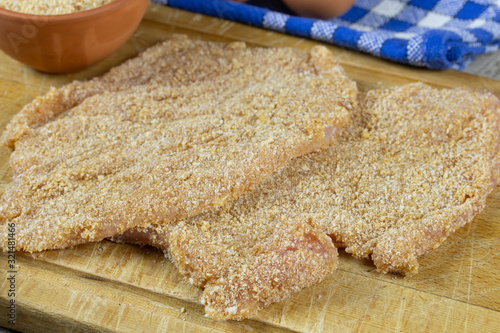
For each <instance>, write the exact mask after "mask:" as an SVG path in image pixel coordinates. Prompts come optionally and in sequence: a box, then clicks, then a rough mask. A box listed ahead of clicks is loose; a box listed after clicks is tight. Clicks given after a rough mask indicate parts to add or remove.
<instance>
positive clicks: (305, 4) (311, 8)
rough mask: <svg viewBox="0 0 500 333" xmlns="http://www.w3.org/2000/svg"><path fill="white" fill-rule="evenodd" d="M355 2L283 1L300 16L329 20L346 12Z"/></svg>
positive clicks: (350, 0) (330, 0)
mask: <svg viewBox="0 0 500 333" xmlns="http://www.w3.org/2000/svg"><path fill="white" fill-rule="evenodd" d="M354 1H355V0H283V2H284V3H285V4H286V5H287V6H288V7H289V8H290V9H291V10H293V11H294V12H296V13H297V14H299V15H301V16H306V17H315V18H320V19H330V18H332V17H336V16H340V15H342V14H344V13H345V12H347V11H348V10H349V9H350V8H351V7H352V5H353V3H354Z"/></svg>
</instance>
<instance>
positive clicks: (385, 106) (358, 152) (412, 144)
mask: <svg viewBox="0 0 500 333" xmlns="http://www.w3.org/2000/svg"><path fill="white" fill-rule="evenodd" d="M358 105H360V107H359V108H356V109H354V110H353V122H354V125H353V127H351V128H349V129H346V130H345V131H344V132H343V134H342V135H341V136H340V137H339V138H338V142H337V143H336V144H334V145H331V146H330V147H328V148H327V149H326V150H324V151H321V152H315V153H311V154H309V155H307V156H304V157H301V158H297V159H295V160H293V161H292V162H291V163H290V164H289V165H288V166H287V167H286V168H285V169H283V170H282V171H280V172H279V173H277V174H275V175H274V176H273V177H272V178H271V179H269V180H268V181H265V182H263V183H261V184H260V185H259V186H257V188H256V190H255V191H254V192H252V193H251V194H248V195H245V196H242V197H240V198H239V199H237V200H236V201H235V202H234V203H232V204H228V205H226V206H224V207H220V208H218V209H216V210H214V211H211V212H205V213H202V214H200V215H198V216H195V217H192V218H189V219H183V220H181V221H180V222H178V223H175V224H165V225H156V226H152V227H150V228H149V229H141V231H138V230H132V231H129V232H127V233H126V234H125V235H123V236H120V237H117V238H115V240H120V241H128V242H132V243H140V244H149V245H153V246H155V247H158V248H160V249H162V250H163V251H164V252H165V253H167V255H168V257H169V258H171V259H172V260H173V262H175V263H176V265H177V266H178V267H179V269H180V271H181V272H182V273H183V274H185V275H187V276H188V277H190V278H191V279H192V280H191V281H192V282H193V283H194V284H195V285H197V286H205V291H204V294H203V298H204V302H205V304H206V305H207V308H206V311H207V313H208V314H209V315H210V316H211V317H214V318H219V319H242V318H245V317H247V316H250V315H253V314H254V313H255V311H256V310H257V309H258V308H260V307H262V306H264V305H267V304H269V303H271V302H273V301H276V300H280V299H283V298H284V297H286V296H287V295H289V294H290V293H291V292H292V291H295V290H298V289H299V288H300V287H303V286H306V285H309V284H311V283H313V282H315V281H318V280H321V279H322V278H323V277H324V276H325V275H326V274H327V273H328V271H329V270H324V271H322V270H321V269H322V268H324V267H323V266H321V267H318V266H317V265H318V264H320V265H325V263H326V262H328V259H329V258H330V257H331V256H327V257H325V256H324V255H323V257H321V256H318V255H319V254H323V253H325V252H326V251H325V250H323V249H330V248H332V245H331V244H327V243H328V241H326V239H325V235H329V236H330V237H331V238H332V240H333V241H334V243H335V244H336V245H338V246H342V247H345V248H346V251H347V252H348V253H351V254H353V255H354V256H356V257H360V258H370V257H371V258H372V259H373V261H374V263H375V265H376V266H377V268H378V269H379V270H380V271H382V272H397V273H401V274H408V275H411V274H414V273H416V272H417V269H418V262H417V257H418V256H420V255H423V254H425V253H427V252H429V251H431V250H433V249H435V248H437V247H438V246H439V244H441V243H442V242H443V241H444V240H445V239H446V237H447V236H448V235H450V234H451V233H452V232H454V231H455V230H456V229H458V228H459V227H461V226H463V225H464V224H465V223H467V222H470V221H471V220H472V219H473V217H474V216H475V215H476V214H477V213H478V212H479V211H480V210H481V209H482V208H483V207H484V205H485V200H486V197H487V195H488V193H490V192H491V191H492V189H493V188H494V187H495V186H496V184H497V182H498V179H499V176H500V163H499V152H498V151H499V139H500V129H499V125H500V122H499V120H500V119H499V112H500V109H499V101H498V99H497V98H496V97H494V96H493V95H491V94H488V93H475V92H470V91H466V90H461V89H454V90H436V89H433V88H430V87H428V86H426V85H423V84H411V85H407V86H403V87H399V88H395V89H390V90H375V91H370V92H369V93H367V94H366V96H364V97H362V98H361V99H360V102H359V103H358ZM293 228H297V229H293ZM303 228H306V229H307V230H312V231H307V233H310V234H312V235H314V237H309V236H306V234H305V233H302V235H303V236H299V237H302V238H301V240H300V241H299V242H298V243H297V244H296V245H291V246H289V245H287V246H288V248H289V249H293V250H294V251H296V252H294V255H300V256H301V258H306V257H307V256H312V258H316V259H310V261H309V262H308V263H306V264H296V262H299V263H301V262H302V261H301V260H299V259H297V258H294V259H293V260H291V261H288V258H283V257H280V256H277V254H276V253H277V251H276V245H275V243H274V242H275V240H277V239H281V241H282V242H292V243H293V242H294V241H295V240H296V239H297V233H296V232H294V230H304V229H303ZM306 239H308V240H311V241H312V240H313V239H314V241H312V243H311V241H305V240H306ZM317 240H319V242H318V241H317ZM319 244H321V245H319ZM311 246H313V247H317V246H319V248H318V249H321V250H313V247H311ZM279 248H280V249H283V247H279ZM280 251H282V250H280ZM331 251H333V249H332V250H331ZM278 252H279V251H278ZM302 253H304V254H302ZM328 253H330V250H328ZM260 260H263V261H265V262H269V264H267V265H260ZM321 260H323V262H324V263H323V264H321ZM255 262H257V263H258V264H254V263H255ZM273 265H274V266H273ZM269 266H272V267H273V268H272V269H271V271H272V272H273V273H272V274H273V276H277V277H278V279H277V280H274V279H273V278H271V277H270V276H269V275H266V274H270V273H268V271H269V269H268V267H269ZM265 272H267V273H265ZM248 276H255V279H254V280H252V282H251V283H249V282H248Z"/></svg>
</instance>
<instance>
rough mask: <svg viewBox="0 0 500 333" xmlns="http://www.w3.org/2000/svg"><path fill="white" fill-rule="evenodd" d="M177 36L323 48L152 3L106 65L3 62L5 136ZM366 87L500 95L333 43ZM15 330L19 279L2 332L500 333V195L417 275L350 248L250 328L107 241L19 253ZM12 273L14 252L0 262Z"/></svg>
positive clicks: (3, 292) (487, 83) (144, 256)
mask: <svg viewBox="0 0 500 333" xmlns="http://www.w3.org/2000/svg"><path fill="white" fill-rule="evenodd" d="M173 33H184V34H187V35H189V36H191V37H192V38H199V39H204V40H218V41H233V40H243V41H246V42H247V43H249V44H251V45H263V46H291V47H295V48H299V49H304V50H308V49H310V48H311V47H312V46H313V45H315V44H317V43H316V42H313V41H309V40H305V39H300V38H294V37H290V36H286V35H283V34H279V33H274V32H269V31H266V30H262V29H257V28H252V27H248V26H244V25H240V24H236V23H234V22H228V21H223V20H219V19H215V18H210V17H206V16H202V15H197V14H192V13H188V12H184V11H179V10H174V9H169V8H165V7H160V6H156V5H151V6H150V8H149V10H148V13H147V15H146V17H145V19H144V21H143V22H142V23H141V25H140V27H139V28H138V30H137V31H136V33H135V34H134V36H133V37H132V38H131V39H130V40H129V41H128V43H127V44H126V45H124V46H123V47H122V48H121V49H120V50H119V51H118V52H116V53H115V54H114V55H112V56H111V57H110V58H108V59H106V60H105V61H103V62H101V63H99V64H98V65H96V66H94V67H92V68H90V69H88V70H86V71H83V72H80V73H77V74H72V75H65V76H54V75H46V74H42V73H39V72H35V71H33V70H31V69H29V68H26V67H24V66H22V65H20V64H19V63H17V62H15V61H14V60H11V59H9V58H8V57H7V56H5V55H3V54H1V55H0V112H1V113H0V129H3V128H4V127H5V125H6V123H7V122H8V121H9V120H10V118H11V117H12V116H13V115H14V114H15V113H16V112H17V111H19V110H20V109H21V108H22V107H23V105H25V104H26V103H28V102H30V101H31V100H32V99H33V98H34V97H36V96H38V95H41V94H44V93H45V92H46V91H47V90H48V88H49V87H50V86H56V87H58V86H61V85H63V84H65V83H67V82H70V81H71V80H74V79H88V78H91V77H93V76H96V75H100V74H103V73H104V72H106V71H107V70H108V69H109V68H111V67H113V66H116V65H118V64H120V63H121V62H122V61H124V60H125V59H128V58H130V57H132V56H135V55H136V54H137V53H138V52H140V51H141V50H143V49H145V48H146V47H148V46H151V45H153V44H155V43H156V42H158V41H161V40H164V39H166V38H168V37H169V36H171V35H172V34H173ZM329 48H330V49H331V50H332V52H333V53H334V54H335V55H336V57H337V58H338V60H339V62H340V63H341V64H342V65H343V66H344V67H345V69H346V71H347V73H348V75H349V76H350V77H351V78H352V79H354V80H356V81H357V82H358V85H359V87H360V89H361V90H366V89H371V88H376V87H390V86H394V85H401V84H405V83H409V82H414V81H423V82H426V83H429V84H432V85H434V86H437V87H456V86H469V87H471V88H473V89H487V90H489V91H491V92H493V93H494V94H496V95H497V96H500V81H494V80H490V79H485V78H481V77H476V76H471V75H467V74H463V73H458V72H452V71H447V72H436V71H429V70H425V69H416V68H410V67H406V66H401V65H396V64H392V63H389V62H386V61H383V60H380V59H376V58H373V57H370V56H367V55H364V54H359V53H356V52H353V51H348V50H343V49H340V48H337V47H333V46H329ZM9 156H10V151H9V150H8V149H6V148H2V149H0V179H1V180H0V188H1V190H0V192H2V191H3V189H4V188H5V186H6V185H7V184H8V183H9V182H10V180H11V170H10V169H9V167H8V161H9ZM16 264H17V267H16V270H17V273H16V282H15V289H16V306H17V307H16V325H15V326H12V325H9V323H8V322H7V308H6V307H7V305H8V302H9V301H10V299H11V298H10V297H8V289H9V286H10V283H9V282H8V281H7V280H6V279H3V280H2V282H1V288H0V308H1V310H0V312H3V313H1V314H0V318H1V319H0V325H1V326H4V327H8V328H12V329H16V330H20V331H30V332H44V331H47V332H55V331H70V332H75V331H105V332H106V331H120V332H155V331H158V332H177V331H183V332H184V331H186V332H235V331H243V332H245V331H251V332H265V331H266V332H267V331H270V332H275V331H276V332H281V331H287V332H288V331H293V332H295V331H300V332H323V331H324V332H377V331H383V332H393V331H394V332H395V331H398V332H399V331H405V332H433V331H439V332H444V331H449V332H462V331H467V332H469V331H470V332H500V189H498V188H497V189H496V190H495V191H494V192H493V193H492V194H491V195H490V197H489V199H488V203H487V207H486V209H485V210H484V211H483V212H482V213H481V214H480V215H478V216H477V217H476V219H475V220H474V221H473V222H472V223H470V224H469V225H467V226H465V227H464V228H462V229H460V230H459V231H458V232H457V233H455V234H454V235H452V236H451V237H449V238H448V240H447V241H446V242H445V243H444V244H443V245H442V246H441V247H440V248H439V249H437V250H436V251H434V252H433V253H431V254H429V255H427V256H425V257H423V258H421V259H420V272H419V273H418V274H417V275H416V276H414V277H411V278H402V277H400V276H395V275H390V274H389V275H382V274H380V273H378V272H377V271H376V270H375V267H374V266H373V264H372V263H371V262H370V261H369V260H357V259H354V258H353V257H351V256H350V255H347V254H346V253H344V252H342V251H341V254H340V264H339V269H338V270H337V271H336V272H335V273H333V274H332V275H331V276H329V277H328V278H327V279H326V280H324V281H323V282H321V283H319V284H317V285H314V286H313V287H311V288H307V289H305V290H303V291H302V292H300V293H298V294H296V295H295V296H294V297H292V298H291V299H289V300H287V301H285V302H281V303H278V304H274V305H272V306H270V307H269V308H267V309H265V310H263V311H261V312H260V313H259V315H258V317H257V318H255V319H253V320H245V321H242V322H218V321H214V320H211V319H209V318H206V317H204V311H203V306H202V305H201V304H200V302H199V298H200V294H201V291H200V290H199V289H198V288H195V287H193V286H191V285H190V284H189V282H188V281H187V279H185V278H183V277H182V276H181V275H180V274H179V273H178V272H177V270H176V268H175V267H174V266H173V264H172V263H170V262H169V261H167V260H166V259H164V257H163V256H162V255H161V254H160V253H158V252H156V251H155V250H153V249H150V248H140V247H135V246H130V245H119V244H114V243H110V242H107V241H103V242H100V243H94V244H86V245H81V246H77V247H75V248H72V249H67V250H61V251H47V252H44V253H38V254H33V255H29V254H23V253H18V254H17V258H16ZM0 265H1V266H0V267H1V268H0V269H2V270H4V271H7V270H8V267H7V255H6V254H1V255H0Z"/></svg>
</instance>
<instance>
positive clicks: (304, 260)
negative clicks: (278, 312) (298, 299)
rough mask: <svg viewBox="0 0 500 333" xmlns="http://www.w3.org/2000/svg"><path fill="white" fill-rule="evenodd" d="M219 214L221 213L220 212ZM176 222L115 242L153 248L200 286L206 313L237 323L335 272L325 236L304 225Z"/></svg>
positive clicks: (333, 256) (254, 219)
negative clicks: (159, 250)
mask: <svg viewBox="0 0 500 333" xmlns="http://www.w3.org/2000/svg"><path fill="white" fill-rule="evenodd" d="M219 213H220V212H219ZM254 215H256V216H252V218H251V219H236V218H233V219H227V218H224V217H225V216H224V214H222V215H221V217H222V218H221V219H220V220H217V221H215V220H214V221H211V220H208V221H207V220H205V219H203V218H193V219H189V220H183V221H181V222H180V223H167V224H163V225H155V226H151V227H149V228H146V229H140V230H139V229H132V230H129V231H127V232H125V233H124V234H122V235H118V236H115V237H113V238H112V240H113V241H116V242H127V243H134V244H140V245H152V246H154V247H157V248H159V249H161V250H163V252H164V253H165V254H166V256H167V257H168V258H169V259H170V260H172V261H173V262H174V263H175V264H176V266H177V267H178V268H179V270H180V272H181V273H182V274H184V275H186V276H188V277H189V281H190V282H191V283H192V284H194V285H195V286H198V287H203V288H204V292H203V296H202V303H203V304H205V310H206V314H207V315H208V316H209V317H211V318H214V319H219V320H228V319H233V320H242V319H245V318H250V317H253V316H255V315H256V313H257V312H258V311H259V310H260V309H262V308H264V307H266V306H268V305H270V304H272V303H274V302H279V301H281V300H284V299H286V298H288V297H289V296H290V295H291V294H292V293H294V292H298V291H300V290H301V289H303V288H305V287H308V286H310V285H313V284H314V283H317V282H319V281H321V280H322V279H324V278H325V277H326V276H327V275H328V274H330V273H331V272H333V271H334V270H335V268H336V267H337V257H338V253H337V249H336V247H335V246H334V244H333V242H332V240H331V238H330V237H328V236H327V235H326V234H325V233H324V232H322V231H321V230H319V229H317V228H315V227H313V226H311V225H310V224H309V222H308V221H299V220H288V221H286V220H283V221H279V222H277V221H276V220H269V219H260V218H259V216H258V215H259V214H258V213H256V214H254Z"/></svg>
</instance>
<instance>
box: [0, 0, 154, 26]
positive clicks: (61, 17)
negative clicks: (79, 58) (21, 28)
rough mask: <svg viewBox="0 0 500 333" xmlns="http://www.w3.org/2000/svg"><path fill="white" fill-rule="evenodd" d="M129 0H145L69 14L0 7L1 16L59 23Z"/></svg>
mask: <svg viewBox="0 0 500 333" xmlns="http://www.w3.org/2000/svg"><path fill="white" fill-rule="evenodd" d="M129 1H144V0H114V1H112V2H110V3H107V4H105V5H103V6H99V7H96V8H92V9H87V10H83V11H81V12H76V13H68V14H52V15H40V14H28V13H21V12H16V11H13V10H9V9H5V8H2V7H0V17H2V16H6V17H9V18H11V19H20V20H23V19H24V20H43V21H45V22H47V23H48V22H50V23H53V22H57V23H64V22H67V21H73V20H80V19H87V18H89V17H92V16H96V15H98V14H101V13H104V12H108V11H110V10H112V9H114V8H115V7H119V6H121V5H123V4H124V3H126V2H129Z"/></svg>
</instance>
